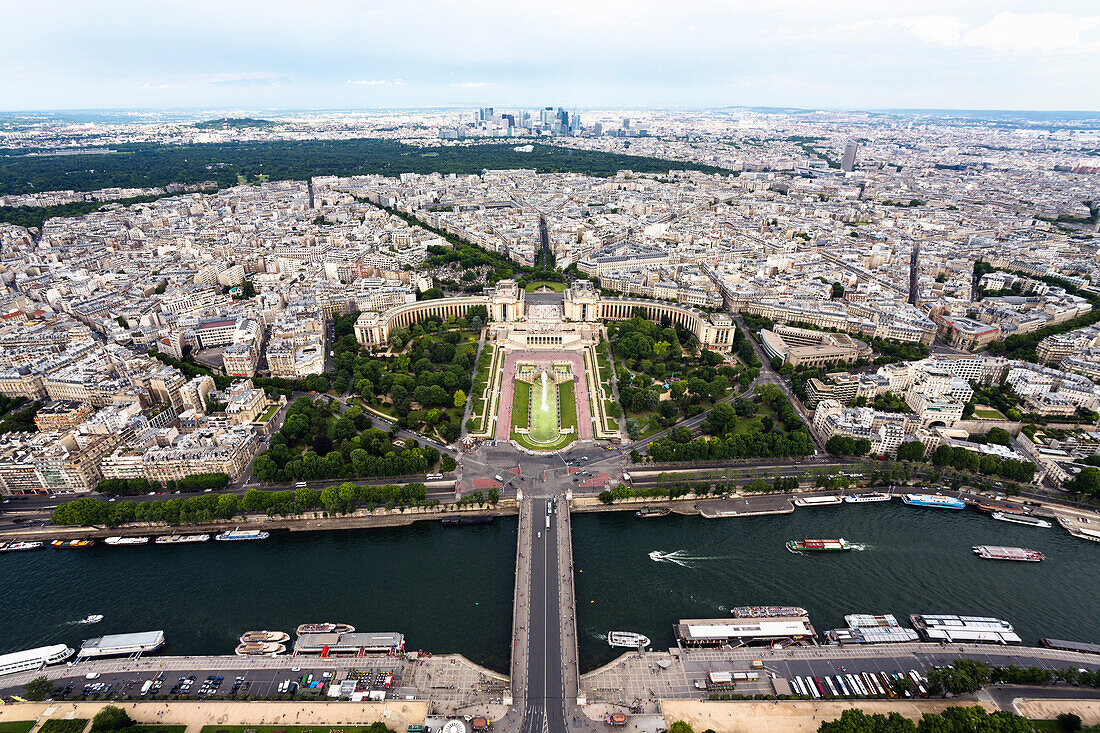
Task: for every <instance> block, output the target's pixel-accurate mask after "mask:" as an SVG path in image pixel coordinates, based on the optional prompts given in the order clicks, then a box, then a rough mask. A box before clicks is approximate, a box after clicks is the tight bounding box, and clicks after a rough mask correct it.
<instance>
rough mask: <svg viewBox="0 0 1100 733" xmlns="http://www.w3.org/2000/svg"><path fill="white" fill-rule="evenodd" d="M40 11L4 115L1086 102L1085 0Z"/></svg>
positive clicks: (1, 56) (11, 56) (23, 25)
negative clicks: (1040, 3)
mask: <svg viewBox="0 0 1100 733" xmlns="http://www.w3.org/2000/svg"><path fill="white" fill-rule="evenodd" d="M49 7H50V12H49V14H48V16H49V17H48V18H44V17H43V13H42V9H41V6H40V5H39V6H31V5H29V4H23V3H5V5H4V8H5V11H6V20H7V21H8V27H9V28H11V29H27V30H28V31H29V29H33V31H34V32H33V33H32V32H20V33H11V34H9V37H8V38H7V39H6V41H7V42H6V43H5V44H4V46H3V47H0V68H3V69H4V71H6V72H7V73H5V74H3V75H2V76H0V98H2V99H3V100H4V102H3V103H2V104H3V105H4V108H5V109H7V110H11V111H24V110H26V111H30V110H43V111H44V110H82V109H165V108H180V107H184V108H196V107H199V108H205V107H208V108H217V109H225V108H231V109H241V108H244V109H263V108H270V107H277V108H281V109H329V110H332V109H378V108H382V109H385V108H391V109H392V108H402V109H409V108H413V109H416V108H424V107H436V108H438V107H464V106H466V107H470V106H482V105H493V106H511V107H517V106H539V105H546V104H552V105H555V106H558V105H561V106H569V107H578V108H592V107H595V106H601V107H635V106H637V107H643V108H648V107H654V106H659V107H672V108H708V109H712V108H722V107H728V106H737V107H750V108H752V107H771V108H776V107H778V108H788V107H790V108H800V109H811V110H812V109H822V110H1005V111H1025V110H1026V111H1044V110H1068V109H1075V110H1082V109H1083V110H1098V109H1100V84H1097V83H1096V77H1095V70H1096V69H1097V68H1100V15H1098V11H1097V8H1096V6H1095V4H1093V3H1089V2H1086V1H1085V0H1054V1H1053V2H1050V3H1047V4H1045V5H1044V7H1043V11H1042V12H1034V4H1033V3H1026V2H1024V1H1023V0H1008V1H1007V2H992V0H980V1H979V2H975V3H968V4H966V5H964V6H961V7H960V6H959V4H958V3H953V2H949V0H923V1H921V2H917V1H916V0H901V1H900V2H898V3H893V4H891V5H890V7H889V8H884V7H882V6H881V5H879V4H876V3H874V2H872V1H871V0H839V1H838V2H834V3H828V4H821V3H813V2H810V1H809V0H787V1H786V2H779V3H775V4H772V5H768V6H766V7H761V6H759V5H758V4H755V3H749V2H747V0H729V1H723V0H683V1H682V2H679V3H676V4H674V5H670V4H668V3H664V2H662V1H661V0H635V2H632V3H629V4H626V3H621V2H610V3H586V2H581V1H580V0H560V2H558V3H555V4H553V5H519V4H514V3H501V2H499V0H470V1H469V2H465V3H462V4H461V5H460V6H459V5H455V4H449V3H443V2H440V1H439V0H407V2H404V3H400V4H373V3H372V4H358V3H349V2H340V1H339V0H321V1H320V2H317V3H310V4H308V5H303V4H299V3H290V2H286V1H285V0H273V2H265V3H258V2H241V3H214V2H209V1H208V0H199V1H198V2H195V3H187V4H182V5H157V6H149V5H147V4H145V3H140V2H136V1H135V0H116V1H114V2H105V3H96V4H87V3H77V2H73V1H72V0H60V1H58V2H52V3H50V5H49ZM43 20H47V21H48V22H43ZM522 100H532V101H529V102H524V101H522ZM536 100H537V101H536Z"/></svg>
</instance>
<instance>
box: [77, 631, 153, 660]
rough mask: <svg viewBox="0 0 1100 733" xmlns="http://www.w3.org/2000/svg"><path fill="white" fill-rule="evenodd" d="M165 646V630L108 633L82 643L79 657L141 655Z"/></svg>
mask: <svg viewBox="0 0 1100 733" xmlns="http://www.w3.org/2000/svg"><path fill="white" fill-rule="evenodd" d="M162 646H164V632H163V631H139V632H137V633H134V634H108V635H107V636H100V637H97V638H95V639H88V640H87V641H85V642H84V643H83V644H81V645H80V652H79V653H78V655H77V656H78V657H79V658H81V659H87V658H89V657H121V656H128V655H131V654H134V655H141V654H145V653H147V652H151V651H155V650H157V649H159V648H161V647H162Z"/></svg>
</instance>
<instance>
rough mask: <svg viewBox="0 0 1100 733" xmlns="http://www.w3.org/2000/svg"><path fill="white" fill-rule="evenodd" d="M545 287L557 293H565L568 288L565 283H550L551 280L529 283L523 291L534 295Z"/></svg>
mask: <svg viewBox="0 0 1100 733" xmlns="http://www.w3.org/2000/svg"><path fill="white" fill-rule="evenodd" d="M543 286H545V287H548V288H550V289H551V290H553V291H554V292H555V293H561V292H564V291H565V288H566V287H567V285H566V284H565V283H556V282H550V281H549V280H535V281H534V282H529V283H527V285H526V286H525V287H524V288H523V289H524V290H526V291H527V292H528V293H533V292H535V291H536V290H538V289H539V288H541V287H543Z"/></svg>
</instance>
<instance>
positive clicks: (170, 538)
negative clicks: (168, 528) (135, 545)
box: [157, 534, 210, 545]
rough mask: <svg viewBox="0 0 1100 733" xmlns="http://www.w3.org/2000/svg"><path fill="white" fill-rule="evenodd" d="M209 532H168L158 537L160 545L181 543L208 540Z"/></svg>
mask: <svg viewBox="0 0 1100 733" xmlns="http://www.w3.org/2000/svg"><path fill="white" fill-rule="evenodd" d="M209 540H210V535H208V534H166V535H161V536H160V537H157V544H158V545H179V544H184V543H187V542H208V541H209Z"/></svg>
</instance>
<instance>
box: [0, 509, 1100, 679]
mask: <svg viewBox="0 0 1100 733" xmlns="http://www.w3.org/2000/svg"><path fill="white" fill-rule="evenodd" d="M573 527H574V537H573V547H574V567H575V570H576V571H577V572H576V578H577V589H576V595H577V602H578V607H579V608H578V636H579V639H580V655H581V668H582V669H585V670H587V669H591V668H593V667H595V666H597V665H599V664H602V663H604V662H606V661H609V660H610V659H612V658H614V657H615V656H617V655H618V654H619V653H621V651H622V650H612V649H611V648H610V647H608V646H607V643H606V633H607V631H609V630H624V631H637V632H641V633H643V634H646V635H647V636H649V637H650V638H651V639H652V640H653V644H654V648H658V649H660V648H667V647H668V646H670V645H672V644H673V643H674V640H673V636H672V625H673V624H675V623H676V621H677V620H678V619H681V618H719V617H722V616H726V615H728V613H729V609H730V607H732V606H737V605H757V604H794V605H799V606H803V607H805V608H806V609H808V610H809V612H810V616H811V620H812V622H813V624H814V626H815V627H816V628H817V630H818V631H819V632H824V631H825V630H826V629H830V628H835V627H837V626H841V625H842V624H843V616H844V615H845V614H848V613H893V614H895V615H896V616H897V617H898V619H899V620H901V621H903V622H904V623H908V617H909V614H912V613H960V614H982V615H991V616H997V617H999V618H1005V619H1008V620H1009V621H1011V622H1012V623H1013V624H1014V625H1015V626H1016V629H1017V631H1018V633H1019V634H1020V635H1021V636H1022V637H1023V638H1024V640H1025V642H1030V643H1034V642H1036V641H1038V639H1039V638H1040V637H1043V636H1053V637H1058V638H1066V639H1077V640H1080V641H1091V642H1096V641H1100V631H1098V629H1100V626H1098V625H1097V622H1098V621H1100V544H1096V543H1091V542H1086V541H1084V540H1079V539H1077V538H1075V537H1071V536H1070V535H1068V534H1067V533H1066V532H1065V531H1064V530H1062V529H1060V528H1058V527H1057V526H1056V527H1054V528H1052V529H1036V528H1033V527H1025V526H1021V525H1014V524H1008V523H1005V522H998V521H995V520H993V519H990V518H989V517H986V516H984V515H981V514H979V513H977V512H975V511H973V510H965V511H948V510H938V509H917V508H913V507H906V506H904V505H902V504H900V503H899V502H892V503H889V504H864V505H843V506H840V507H833V508H813V509H799V510H798V511H797V512H795V513H794V514H788V515H781V516H770V517H752V518H741V519H702V518H700V517H682V516H677V515H670V516H667V517H659V518H652V519H636V518H635V517H634V516H633V514H632V513H631V512H614V513H600V514H578V515H575V517H574V520H573ZM807 537H811V538H813V537H824V538H828V537H844V538H845V539H848V540H849V541H851V542H853V543H856V544H858V545H859V546H860V547H861V548H862V549H859V550H856V551H852V552H847V553H835V554H832V553H819V554H815V555H795V554H792V553H789V552H787V550H786V548H785V547H784V543H785V542H786V541H787V540H788V539H802V538H807ZM515 542H516V521H515V519H514V518H497V519H496V521H494V522H493V523H492V524H490V525H483V526H475V527H443V526H441V525H440V524H439V523H438V522H420V523H417V524H414V525H412V526H409V527H401V528H391V529H370V530H345V531H333V532H308V533H297V534H282V535H280V534H275V535H273V536H272V537H271V539H269V540H266V541H263V542H213V541H211V542H207V543H205V544H202V545H183V546H175V547H165V546H163V545H159V546H158V545H147V546H140V547H106V546H102V545H100V546H97V547H94V548H92V549H91V550H62V551H56V550H52V549H45V550H38V551H34V552H25V553H0V609H2V610H3V623H2V624H0V652H7V651H13V650H16V649H25V648H29V647H33V646H39V645H42V644H49V643H57V642H66V643H68V644H70V645H78V644H79V643H80V641H81V640H83V639H86V638H89V637H91V636H99V635H100V634H103V633H122V632H128V631H146V630H152V629H163V630H164V632H165V636H166V637H167V639H168V643H167V644H166V645H165V647H164V649H163V651H162V652H161V653H165V654H230V653H232V652H233V647H234V646H235V645H236V643H237V637H238V636H239V635H240V634H241V632H242V631H246V630H250V629H280V630H284V631H287V632H293V630H294V628H295V627H296V626H297V625H298V624H301V623H306V622H314V621H340V622H347V623H351V624H354V625H355V626H356V627H357V628H358V629H359V630H361V631H400V632H402V633H403V634H405V637H406V641H407V645H408V648H410V649H425V650H430V651H434V652H460V653H462V654H465V655H466V656H467V657H469V658H470V659H472V660H474V661H475V662H478V663H481V664H484V665H486V666H489V667H492V668H494V669H497V670H500V671H505V672H506V671H507V669H508V659H509V652H510V649H509V647H510V644H511V640H510V635H511V604H512V592H513V578H514V575H515ZM978 544H994V545H995V544H1002V545H1018V546H1021V547H1032V548H1035V549H1037V550H1041V551H1043V552H1044V553H1046V555H1047V558H1048V559H1047V560H1046V562H1042V563H1011V562H996V561H991V560H981V559H979V558H977V557H975V556H974V555H973V554H971V551H970V548H971V546H973V545H978ZM91 613H102V614H104V615H105V616H106V618H105V619H104V620H103V621H102V622H101V623H99V624H97V625H95V626H83V625H79V624H76V623H74V622H75V621H77V620H78V619H80V618H82V617H83V616H85V615H87V614H91Z"/></svg>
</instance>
